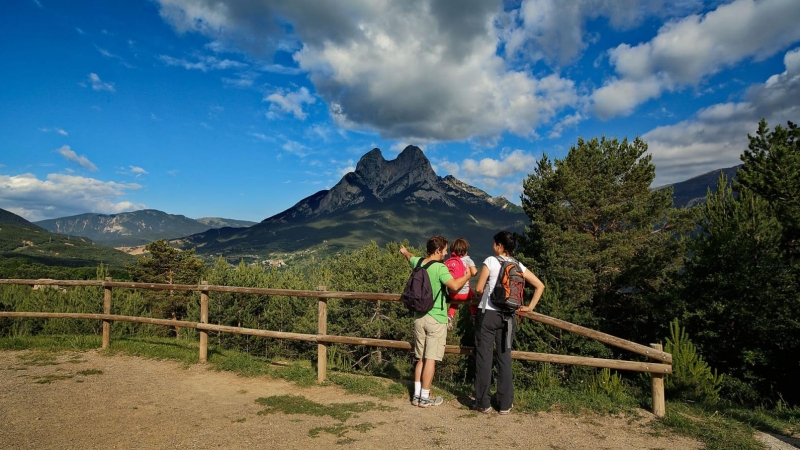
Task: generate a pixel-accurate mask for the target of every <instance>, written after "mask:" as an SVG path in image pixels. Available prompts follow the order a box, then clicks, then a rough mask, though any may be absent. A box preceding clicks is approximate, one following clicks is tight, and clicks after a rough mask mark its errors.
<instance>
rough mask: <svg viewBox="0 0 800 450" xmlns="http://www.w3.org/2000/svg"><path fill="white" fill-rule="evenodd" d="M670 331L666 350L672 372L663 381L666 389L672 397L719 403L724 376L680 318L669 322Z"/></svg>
mask: <svg viewBox="0 0 800 450" xmlns="http://www.w3.org/2000/svg"><path fill="white" fill-rule="evenodd" d="M669 331H670V338H668V339H667V345H666V346H665V348H664V350H665V351H666V352H667V353H671V354H672V375H669V376H667V377H666V379H665V381H664V389H665V391H666V392H667V394H668V395H669V396H670V398H673V399H684V400H693V401H701V402H708V403H716V402H717V401H718V400H719V391H720V389H721V388H722V382H723V376H722V375H721V374H717V371H716V370H712V369H711V367H710V366H709V365H708V363H706V362H705V361H704V360H703V356H702V355H700V353H699V352H698V351H697V347H696V346H695V345H694V344H693V343H692V341H691V340H689V336H688V335H687V334H686V330H685V329H684V328H682V327H681V326H680V325H679V324H678V319H675V320H673V321H672V323H670V324H669Z"/></svg>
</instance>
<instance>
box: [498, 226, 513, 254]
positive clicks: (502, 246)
mask: <svg viewBox="0 0 800 450" xmlns="http://www.w3.org/2000/svg"><path fill="white" fill-rule="evenodd" d="M517 240H518V236H517V234H516V233H512V232H510V231H501V232H499V233H497V234H495V235H494V245H495V251H497V253H499V254H501V255H502V254H509V255H510V254H511V253H512V252H513V251H514V249H516V248H517Z"/></svg>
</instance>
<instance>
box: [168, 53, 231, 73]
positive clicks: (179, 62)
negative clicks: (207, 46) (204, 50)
mask: <svg viewBox="0 0 800 450" xmlns="http://www.w3.org/2000/svg"><path fill="white" fill-rule="evenodd" d="M158 59H160V60H161V61H163V62H164V63H165V64H166V65H168V66H177V67H183V68H184V69H186V70H200V71H202V72H208V71H209V70H227V69H244V68H246V67H247V64H245V63H243V62H239V61H233V60H230V59H218V58H216V57H214V56H203V55H201V56H198V57H197V58H196V59H195V61H189V60H187V59H184V58H174V57H172V56H168V55H158Z"/></svg>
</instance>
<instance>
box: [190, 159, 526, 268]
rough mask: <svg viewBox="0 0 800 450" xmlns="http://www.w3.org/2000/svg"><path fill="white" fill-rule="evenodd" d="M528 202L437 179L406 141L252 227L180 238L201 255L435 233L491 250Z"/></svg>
mask: <svg viewBox="0 0 800 450" xmlns="http://www.w3.org/2000/svg"><path fill="white" fill-rule="evenodd" d="M526 221H527V216H526V215H525V213H524V211H523V210H522V208H520V207H519V206H516V205H514V204H513V203H511V202H509V201H508V200H506V199H505V198H502V197H491V196H490V195H488V194H487V193H486V192H484V191H482V190H480V189H478V188H476V187H473V186H470V185H468V184H466V183H464V182H462V181H460V180H458V179H456V178H455V177H452V176H447V177H444V178H442V177H439V176H437V175H436V173H435V172H434V171H433V168H432V167H431V164H430V161H429V160H428V158H427V157H425V155H424V153H423V152H422V150H420V149H419V147H415V146H408V147H406V148H405V149H404V150H403V151H402V152H401V153H400V154H399V155H398V156H397V158H396V159H394V160H391V161H387V160H385V159H384V157H383V154H382V153H381V151H380V149H377V148H375V149H373V150H371V151H370V152H368V153H366V154H365V155H364V156H362V157H361V159H360V160H359V162H358V164H357V165H356V170H355V171H353V172H350V173H348V174H346V175H345V176H344V177H342V179H341V180H340V181H339V182H338V183H337V184H336V185H335V186H334V187H333V188H331V189H330V190H323V191H319V192H317V193H315V194H313V195H310V196H309V197H306V198H304V199H302V200H300V201H299V202H298V203H296V204H295V205H294V206H292V207H291V208H289V209H287V210H285V211H283V212H280V213H278V214H275V215H273V216H271V217H269V218H267V219H264V220H263V221H262V222H261V223H259V224H257V225H254V226H252V227H250V228H247V229H231V228H225V229H220V230H209V231H206V232H203V233H199V234H195V235H192V236H187V237H186V238H183V239H180V240H177V241H176V243H177V244H179V245H182V246H187V247H196V248H197V251H198V253H200V254H226V255H231V254H234V255H235V254H242V255H244V254H264V253H268V252H278V251H286V252H288V251H296V250H301V249H306V248H311V247H314V246H319V245H323V244H324V245H328V246H330V247H331V248H335V249H354V248H358V247H359V246H362V245H364V244H367V243H369V242H370V241H375V242H376V243H378V244H379V245H383V244H384V243H386V242H389V241H402V240H404V239H407V240H408V241H409V242H410V243H411V244H412V245H417V246H419V245H424V244H425V242H426V241H427V239H428V238H429V237H430V236H432V235H434V234H442V235H444V236H446V237H448V239H453V238H455V237H458V236H461V237H465V238H467V239H468V240H470V242H472V245H473V246H480V247H482V248H489V244H488V242H489V241H490V240H491V236H492V235H494V233H496V232H497V231H500V230H503V229H509V230H512V231H522V230H523V228H524V225H525V223H526Z"/></svg>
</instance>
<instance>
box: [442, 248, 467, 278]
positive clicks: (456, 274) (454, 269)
mask: <svg viewBox="0 0 800 450" xmlns="http://www.w3.org/2000/svg"><path fill="white" fill-rule="evenodd" d="M444 265H445V266H447V270H449V271H450V275H452V276H453V278H461V277H463V276H464V274H465V273H467V266H465V265H464V261H462V260H461V258H460V257H458V256H456V254H455V253H451V254H450V257H449V258H447V261H445V262H444Z"/></svg>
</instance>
